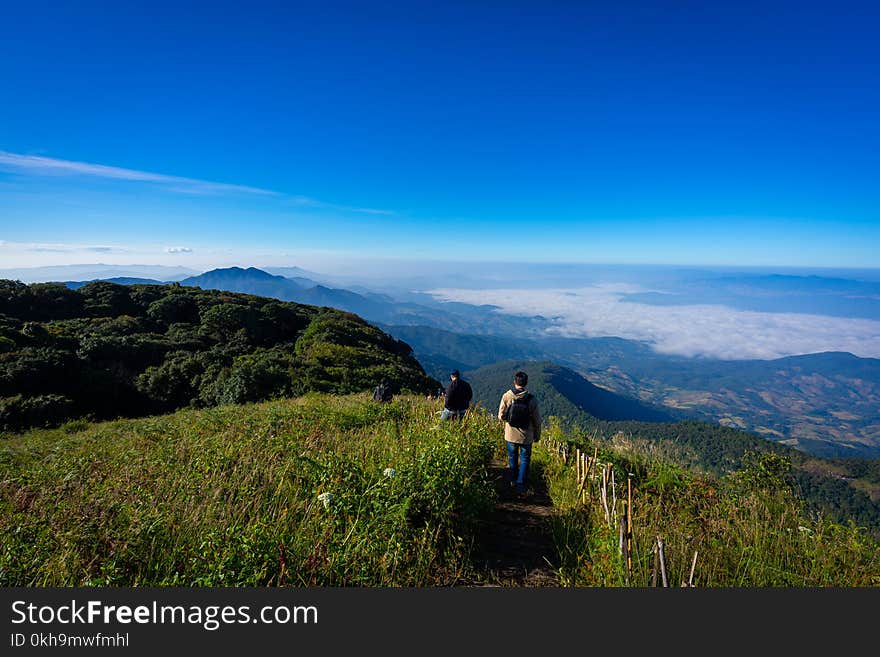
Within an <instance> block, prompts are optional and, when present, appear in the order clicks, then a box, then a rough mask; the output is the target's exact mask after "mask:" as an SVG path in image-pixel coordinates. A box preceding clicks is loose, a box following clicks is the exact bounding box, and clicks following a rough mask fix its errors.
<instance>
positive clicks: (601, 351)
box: [68, 267, 880, 458]
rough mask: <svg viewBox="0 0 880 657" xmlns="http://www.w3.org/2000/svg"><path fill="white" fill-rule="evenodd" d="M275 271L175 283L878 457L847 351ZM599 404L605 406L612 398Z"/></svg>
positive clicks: (422, 353)
mask: <svg viewBox="0 0 880 657" xmlns="http://www.w3.org/2000/svg"><path fill="white" fill-rule="evenodd" d="M277 271H284V272H285V273H289V274H293V275H295V276H294V277H293V278H287V277H285V276H279V275H273V274H270V273H268V272H266V271H263V270H260V269H256V268H253V267H251V268H247V269H243V268H239V267H232V268H226V269H216V270H212V271H209V272H205V273H203V274H200V275H198V276H190V277H186V278H183V279H182V280H181V281H180V284H181V285H184V286H193V287H201V288H203V289H216V290H225V291H231V292H242V293H247V294H255V295H259V296H265V297H273V298H276V299H280V300H283V301H294V302H297V303H303V304H309V305H316V306H328V307H333V308H338V309H341V310H345V311H348V312H352V313H355V314H357V315H359V316H361V317H363V318H364V319H366V320H367V321H370V322H372V323H374V324H376V325H379V326H380V327H381V328H382V330H384V331H386V332H387V333H390V334H391V335H394V336H395V337H396V338H398V339H401V340H404V341H405V342H406V343H407V344H409V345H411V346H412V347H413V349H414V353H415V355H416V357H417V358H418V359H419V361H420V362H421V363H422V365H423V367H424V368H425V370H426V371H427V372H428V373H430V374H431V375H433V376H435V377H436V378H438V379H439V380H441V381H446V380H447V379H448V372H449V371H450V370H451V369H454V368H457V369H459V370H462V371H466V370H477V369H479V368H481V367H484V366H487V365H494V364H496V363H499V362H503V361H511V360H519V361H522V360H529V361H539V362H553V363H556V364H558V365H560V366H563V367H565V368H568V371H572V372H574V373H576V375H578V376H580V377H582V378H584V379H585V380H586V381H587V382H589V383H591V384H592V385H594V386H598V388H599V389H604V390H605V391H607V392H608V393H614V394H616V395H618V396H623V397H625V398H629V399H632V400H637V401H638V402H639V403H642V404H645V405H647V406H649V407H651V408H654V409H659V410H660V411H661V412H662V413H664V414H666V415H667V416H668V417H672V418H679V419H686V418H691V419H700V420H705V421H709V422H713V423H719V424H722V425H724V426H728V427H732V428H738V429H745V430H748V431H751V432H754V433H756V434H759V435H761V436H763V437H765V438H768V439H770V440H772V441H776V442H783V443H785V444H787V445H790V446H794V447H797V448H798V449H801V450H804V451H806V452H809V453H812V454H816V455H821V456H831V457H833V456H858V457H866V458H877V457H880V360H878V359H871V358H857V357H856V356H853V355H852V354H849V353H843V352H827V353H821V354H810V355H805V356H795V357H790V358H782V359H776V360H741V361H727V360H714V359H707V358H687V357H683V356H670V355H666V354H660V353H657V352H656V351H654V350H653V349H652V348H651V347H650V345H648V344H646V343H643V342H638V341H634V340H625V339H622V338H614V337H608V338H562V337H550V336H548V335H547V334H546V332H545V331H544V330H543V329H544V328H545V327H546V326H547V325H548V324H547V320H545V319H544V318H540V317H517V316H514V315H509V314H502V313H498V312H494V310H495V309H494V307H492V306H475V305H470V304H466V303H454V302H437V301H434V300H433V299H432V298H431V297H429V296H427V295H419V294H416V293H413V294H408V295H406V296H405V300H399V297H398V296H394V297H393V296H390V295H387V294H380V293H376V292H371V291H369V290H366V289H360V291H357V292H355V291H352V290H350V289H343V288H334V287H328V286H326V285H322V284H320V283H318V282H316V281H315V280H313V279H311V278H309V277H308V276H306V275H304V274H308V273H309V272H306V271H305V270H302V269H299V268H283V269H281V270H277ZM792 278H793V277H785V276H783V277H779V276H761V277H752V278H749V277H716V278H714V279H706V281H708V282H704V283H694V284H693V285H694V287H693V289H692V291H693V292H694V293H695V294H696V293H697V292H699V291H700V290H705V289H706V288H707V286H709V287H711V286H714V287H715V288H717V289H722V288H723V289H726V290H729V291H730V290H732V292H731V294H735V293H738V292H737V290H740V289H741V288H742V286H744V285H746V286H748V285H753V286H757V287H760V288H761V289H762V290H764V293H765V294H766V295H767V298H777V297H780V296H781V295H783V293H784V292H785V291H786V290H788V289H789V288H790V287H791V286H792V285H793V283H792V281H791V279H792ZM116 280H118V281H120V282H122V281H127V282H128V281H130V282H132V283H134V282H155V281H152V280H150V279H143V278H141V279H134V278H130V279H124V278H123V279H120V278H117V279H116ZM807 283H808V284H809V285H812V286H813V287H814V288H815V289H816V290H818V291H821V290H831V291H835V292H838V293H839V292H841V290H842V291H844V292H846V293H847V294H850V293H853V294H855V293H870V292H871V291H872V290H873V287H872V286H874V285H875V284H873V283H858V282H855V283H853V282H845V281H844V282H839V281H836V280H835V279H827V280H826V279H822V278H818V279H817V280H812V279H810V280H808V281H807ZM78 285H80V283H68V286H69V287H76V286H78ZM853 286H854V287H853ZM743 298H745V296H744V295H743ZM666 301H668V300H664V301H663V302H666ZM645 302H650V300H645ZM798 303H799V302H798ZM566 376H569V375H566ZM569 383H572V382H571V381H569ZM505 385H506V384H505ZM593 397H595V395H594V396H593ZM605 401H606V402H607V403H609V404H610V403H611V399H610V398H608V399H606V400H605ZM586 406H587V407H589V404H586ZM593 408H594V410H595V411H596V412H598V413H600V414H601V410H600V409H599V408H598V407H597V406H593ZM585 412H590V411H585Z"/></svg>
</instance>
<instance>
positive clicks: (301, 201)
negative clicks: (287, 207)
mask: <svg viewBox="0 0 880 657" xmlns="http://www.w3.org/2000/svg"><path fill="white" fill-rule="evenodd" d="M288 202H289V203H290V204H291V205H298V206H304V207H309V208H319V209H327V210H342V211H343V212H358V213H361V214H376V215H388V216H390V215H394V214H395V213H394V212H392V211H391V210H377V209H376V208H358V207H353V206H350V205H337V204H335V203H325V202H324V201H319V200H318V199H314V198H310V197H308V196H291V197H290V198H289V199H288Z"/></svg>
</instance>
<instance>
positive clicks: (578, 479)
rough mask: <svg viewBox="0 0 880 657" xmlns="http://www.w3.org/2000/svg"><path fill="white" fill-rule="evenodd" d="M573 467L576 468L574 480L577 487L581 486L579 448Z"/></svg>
mask: <svg viewBox="0 0 880 657" xmlns="http://www.w3.org/2000/svg"><path fill="white" fill-rule="evenodd" d="M575 465H576V466H577V479H576V481H577V484H578V486H580V485H581V450H580V448H578V451H577V463H576V464H575Z"/></svg>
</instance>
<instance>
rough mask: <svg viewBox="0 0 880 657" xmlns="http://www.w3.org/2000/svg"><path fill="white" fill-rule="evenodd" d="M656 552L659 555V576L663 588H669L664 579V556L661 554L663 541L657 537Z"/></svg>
mask: <svg viewBox="0 0 880 657" xmlns="http://www.w3.org/2000/svg"><path fill="white" fill-rule="evenodd" d="M657 550H658V551H659V553H660V576H661V577H662V579H663V588H667V587H669V581H668V580H667V579H666V555H665V554H664V553H663V539H662V538H660V537H659V536H658V537H657Z"/></svg>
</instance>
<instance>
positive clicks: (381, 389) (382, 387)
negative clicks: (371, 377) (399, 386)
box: [373, 379, 394, 403]
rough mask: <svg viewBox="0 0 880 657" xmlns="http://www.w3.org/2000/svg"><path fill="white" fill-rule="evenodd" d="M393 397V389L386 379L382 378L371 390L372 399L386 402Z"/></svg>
mask: <svg viewBox="0 0 880 657" xmlns="http://www.w3.org/2000/svg"><path fill="white" fill-rule="evenodd" d="M393 397H394V389H393V388H392V387H391V382H390V381H389V380H388V379H382V380H381V381H380V382H379V385H377V386H376V388H375V389H374V390H373V401H377V402H383V403H386V402H390V401H391V400H392V398H393Z"/></svg>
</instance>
